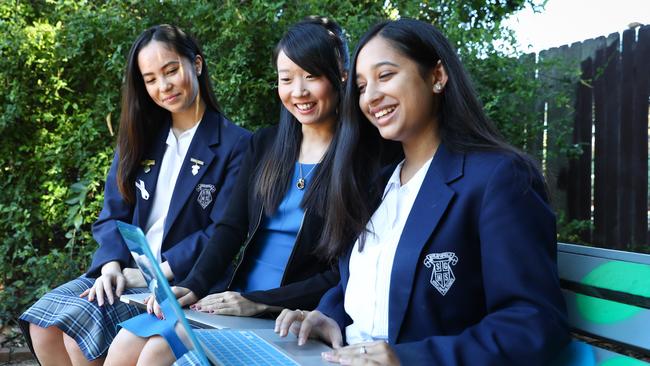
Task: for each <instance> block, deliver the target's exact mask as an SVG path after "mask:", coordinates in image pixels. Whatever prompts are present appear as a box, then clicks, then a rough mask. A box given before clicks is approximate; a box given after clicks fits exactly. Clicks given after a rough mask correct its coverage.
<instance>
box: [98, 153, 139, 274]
mask: <svg viewBox="0 0 650 366" xmlns="http://www.w3.org/2000/svg"><path fill="white" fill-rule="evenodd" d="M117 163H118V155H117V153H116V154H115V155H114V157H113V162H112V163H111V167H110V169H109V171H108V175H107V177H106V185H105V187H104V206H103V207H102V210H101V212H100V213H99V217H98V218H97V221H95V223H94V224H93V226H92V232H93V237H94V238H95V240H96V241H97V243H98V244H99V248H97V251H95V254H94V255H93V259H92V263H91V265H90V268H89V269H88V273H87V275H88V276H90V277H98V276H99V275H100V271H101V268H102V266H103V265H104V264H106V263H108V262H111V261H118V262H120V265H121V267H122V268H124V267H125V266H127V265H128V264H129V262H130V261H131V254H130V253H129V250H128V248H127V246H126V243H125V242H124V240H123V239H122V237H121V236H120V233H119V231H118V230H117V226H116V224H115V222H116V221H125V222H131V221H132V219H133V206H132V205H129V204H128V203H126V201H124V199H122V195H121V194H120V192H119V190H118V188H117Z"/></svg>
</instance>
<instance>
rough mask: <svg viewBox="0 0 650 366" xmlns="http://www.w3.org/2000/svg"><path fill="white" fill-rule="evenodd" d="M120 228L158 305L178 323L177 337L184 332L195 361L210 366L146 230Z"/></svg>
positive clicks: (182, 337) (187, 345)
mask: <svg viewBox="0 0 650 366" xmlns="http://www.w3.org/2000/svg"><path fill="white" fill-rule="evenodd" d="M117 228H118V230H119V231H120V234H121V235H122V238H124V241H125V242H126V245H127V246H128V247H129V251H130V252H131V255H132V256H133V259H134V260H135V262H136V264H137V265H138V268H140V271H141V272H142V275H143V276H144V279H145V281H146V282H147V287H148V288H149V291H151V293H153V294H155V295H156V300H157V301H158V304H160V307H161V308H162V311H163V314H164V316H165V318H166V319H168V320H172V321H174V320H175V321H177V323H176V327H175V330H176V333H178V330H179V329H183V330H184V333H185V334H182V335H181V334H177V336H178V337H177V339H180V340H184V342H183V343H184V345H185V347H186V348H187V349H188V350H189V351H194V352H191V356H193V357H192V358H194V359H198V361H199V362H200V363H201V364H202V365H206V366H208V365H210V363H209V362H208V360H207V358H206V357H205V354H204V353H203V352H202V351H201V349H200V346H198V345H199V342H198V340H197V339H196V336H195V334H194V332H193V331H192V328H191V327H190V324H189V323H188V322H187V319H186V318H185V316H184V314H183V310H182V309H181V307H180V305H179V304H178V301H177V300H176V296H175V295H174V293H173V292H172V290H171V287H170V286H169V283H168V282H167V279H166V278H165V276H164V275H163V273H162V270H161V269H160V266H159V265H158V261H157V260H156V258H155V257H154V255H153V253H152V252H151V249H150V248H149V244H148V243H147V238H146V237H145V235H144V233H143V232H142V230H141V229H140V228H139V227H137V226H135V225H131V224H127V223H125V222H122V221H118V222H117ZM166 338H167V337H166ZM168 341H169V340H168ZM170 346H171V347H172V349H173V350H174V353H175V354H176V355H177V357H178V353H177V352H178V350H176V349H174V348H175V347H174V346H173V345H171V344H170Z"/></svg>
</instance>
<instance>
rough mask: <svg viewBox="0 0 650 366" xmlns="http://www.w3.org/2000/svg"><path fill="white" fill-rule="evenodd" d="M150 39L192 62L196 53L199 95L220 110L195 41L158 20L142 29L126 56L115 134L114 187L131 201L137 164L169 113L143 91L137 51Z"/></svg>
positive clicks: (202, 57) (168, 117)
mask: <svg viewBox="0 0 650 366" xmlns="http://www.w3.org/2000/svg"><path fill="white" fill-rule="evenodd" d="M151 41H158V42H162V43H164V44H165V45H166V46H167V47H169V49H170V50H173V51H175V52H176V53H178V54H179V55H180V56H181V57H185V58H186V59H188V60H189V61H190V62H191V63H192V64H193V63H194V61H195V60H196V57H197V56H201V59H202V60H203V61H202V63H203V65H202V68H201V74H200V75H197V78H198V81H199V90H200V92H199V96H200V97H201V98H202V99H203V101H204V102H205V103H206V104H207V106H208V107H209V108H212V109H214V110H215V111H217V112H221V110H220V108H219V104H218V103H217V98H216V97H215V95H214V91H213V89H212V84H211V82H210V73H209V72H208V66H207V64H206V62H205V56H204V55H203V51H202V50H201V47H200V46H199V43H198V42H197V41H196V40H195V39H194V38H193V37H192V36H190V35H188V34H187V33H185V32H183V31H182V30H181V29H180V28H178V27H176V26H173V25H169V24H160V25H156V26H153V27H151V28H149V29H147V30H145V31H144V32H142V33H141V34H140V35H139V36H138V38H137V39H136V40H135V42H133V45H132V46H131V50H130V51H129V55H128V58H127V63H126V69H125V71H124V84H123V86H122V111H121V114H120V130H119V132H118V137H117V148H118V153H119V162H118V167H117V187H118V189H119V191H120V194H121V195H122V197H123V198H124V200H125V201H127V202H129V203H133V202H134V201H135V196H134V190H135V189H134V188H133V187H134V186H133V182H134V179H135V174H136V173H137V171H138V169H139V167H140V161H141V160H142V158H143V157H144V156H143V155H144V152H145V151H146V150H147V149H148V147H149V145H150V144H151V142H152V139H153V137H154V136H155V134H156V132H157V131H158V130H159V128H160V126H161V125H162V121H165V120H166V119H170V118H171V114H170V112H169V111H167V110H166V109H164V108H161V107H160V106H158V105H157V104H156V103H155V102H154V101H153V100H152V99H151V97H150V96H149V93H147V89H146V87H145V84H144V79H143V78H142V73H141V71H140V67H139V65H138V55H139V54H140V51H141V50H142V49H143V48H144V47H145V46H146V45H148V44H149V43H150V42H151Z"/></svg>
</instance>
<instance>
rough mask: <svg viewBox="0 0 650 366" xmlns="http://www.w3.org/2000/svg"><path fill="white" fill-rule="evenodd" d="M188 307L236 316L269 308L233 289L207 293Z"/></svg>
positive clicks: (255, 313) (247, 314) (205, 311)
mask: <svg viewBox="0 0 650 366" xmlns="http://www.w3.org/2000/svg"><path fill="white" fill-rule="evenodd" d="M190 308H191V309H193V310H196V311H201V312H204V313H212V314H219V315H236V316H253V315H257V314H260V313H263V312H265V311H267V310H269V306H268V305H265V304H260V303H256V302H252V301H250V300H248V299H246V298H245V297H243V296H242V295H240V294H239V292H234V291H226V292H221V293H218V294H212V295H208V296H206V297H204V298H202V299H201V300H199V301H197V302H196V304H194V305H190Z"/></svg>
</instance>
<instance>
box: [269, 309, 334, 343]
mask: <svg viewBox="0 0 650 366" xmlns="http://www.w3.org/2000/svg"><path fill="white" fill-rule="evenodd" d="M274 330H275V332H276V333H278V334H279V335H280V337H285V336H286V335H287V334H288V333H289V330H291V332H292V333H294V334H296V335H297V336H298V345H299V346H302V345H303V344H305V342H307V338H309V337H310V336H311V337H315V338H320V339H321V340H323V341H325V342H327V343H329V344H331V345H332V348H334V349H339V348H341V346H342V345H343V336H342V334H341V328H339V325H338V324H337V323H336V322H335V321H334V319H332V318H329V317H327V316H325V315H324V314H323V313H321V312H320V311H318V310H314V311H304V310H289V309H284V310H282V312H281V313H280V315H279V316H278V318H277V319H275V329H274Z"/></svg>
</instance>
